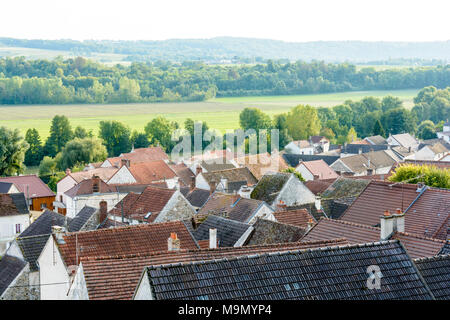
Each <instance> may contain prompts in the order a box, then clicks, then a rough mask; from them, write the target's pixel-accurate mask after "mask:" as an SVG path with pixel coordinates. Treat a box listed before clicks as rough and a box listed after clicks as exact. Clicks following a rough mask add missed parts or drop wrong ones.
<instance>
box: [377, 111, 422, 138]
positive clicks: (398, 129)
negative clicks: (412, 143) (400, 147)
mask: <svg viewBox="0 0 450 320" xmlns="http://www.w3.org/2000/svg"><path fill="white" fill-rule="evenodd" d="M381 124H382V125H383V128H384V129H385V130H386V134H387V133H390V134H398V133H404V132H409V133H414V132H415V130H416V121H415V118H414V116H413V114H412V113H411V112H410V111H408V110H406V109H405V108H397V109H392V110H389V111H387V112H385V113H383V115H382V116H381Z"/></svg>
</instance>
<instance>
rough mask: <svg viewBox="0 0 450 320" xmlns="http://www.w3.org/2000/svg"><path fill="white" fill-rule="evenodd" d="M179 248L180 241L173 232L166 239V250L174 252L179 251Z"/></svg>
mask: <svg viewBox="0 0 450 320" xmlns="http://www.w3.org/2000/svg"><path fill="white" fill-rule="evenodd" d="M180 248H181V246H180V239H178V237H177V234H176V233H175V232H171V233H170V237H169V239H167V250H169V251H174V250H180Z"/></svg>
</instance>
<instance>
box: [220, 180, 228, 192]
mask: <svg viewBox="0 0 450 320" xmlns="http://www.w3.org/2000/svg"><path fill="white" fill-rule="evenodd" d="M220 185H221V186H222V188H223V191H224V192H227V191H228V179H227V178H224V177H222V178H220Z"/></svg>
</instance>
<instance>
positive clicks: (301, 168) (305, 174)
mask: <svg viewBox="0 0 450 320" xmlns="http://www.w3.org/2000/svg"><path fill="white" fill-rule="evenodd" d="M295 171H297V172H299V173H300V174H301V175H302V177H303V179H305V180H306V181H309V180H314V176H313V174H312V173H311V172H310V171H309V170H308V169H306V167H305V165H304V164H303V163H300V164H299V165H298V166H297V168H295Z"/></svg>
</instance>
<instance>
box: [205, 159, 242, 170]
mask: <svg viewBox="0 0 450 320" xmlns="http://www.w3.org/2000/svg"><path fill="white" fill-rule="evenodd" d="M200 166H201V167H202V168H204V169H206V171H208V172H214V171H222V170H227V169H233V168H236V167H235V166H234V165H233V164H232V163H227V162H226V159H224V158H217V159H211V160H206V161H204V160H203V161H202V162H201V163H200Z"/></svg>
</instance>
